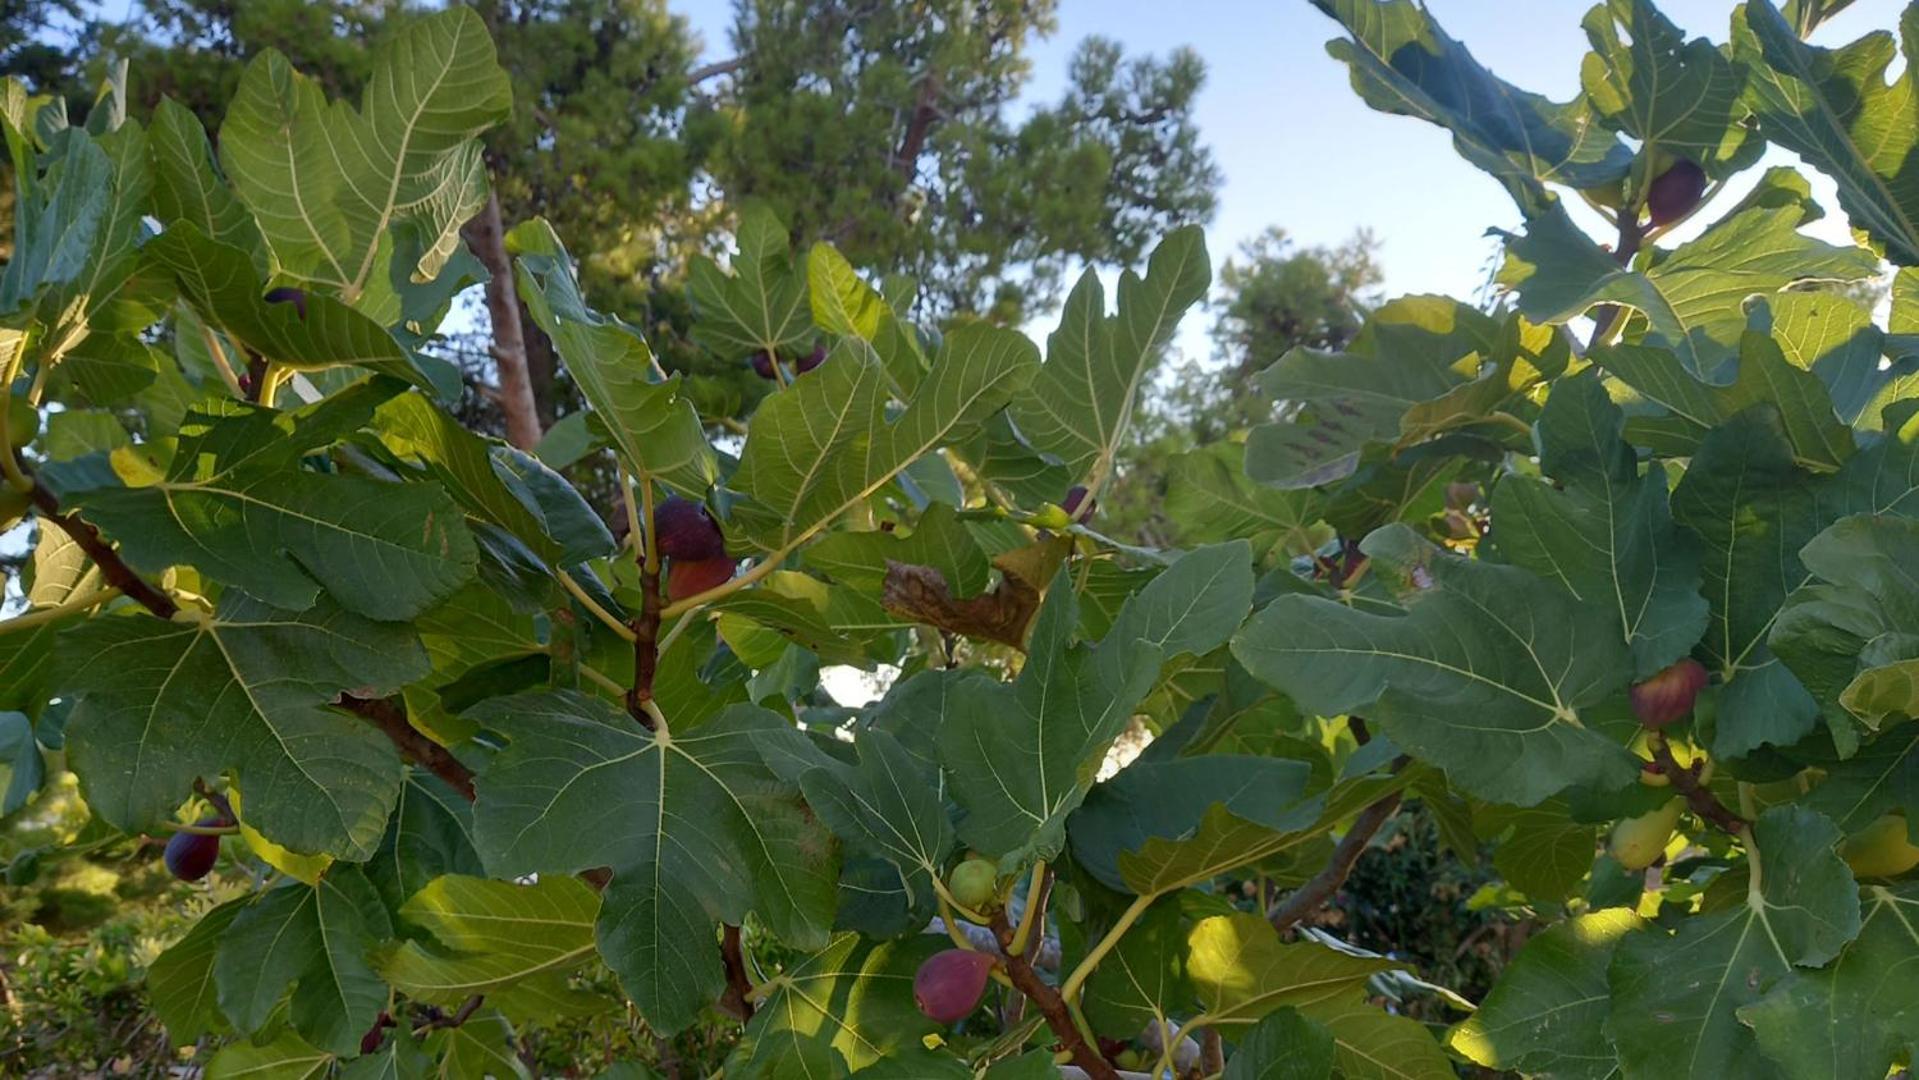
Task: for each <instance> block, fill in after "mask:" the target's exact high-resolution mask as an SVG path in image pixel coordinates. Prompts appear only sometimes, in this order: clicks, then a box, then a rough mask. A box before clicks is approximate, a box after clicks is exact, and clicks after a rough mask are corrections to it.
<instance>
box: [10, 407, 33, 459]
mask: <svg viewBox="0 0 1919 1080" xmlns="http://www.w3.org/2000/svg"><path fill="white" fill-rule="evenodd" d="M38 434H40V411H39V410H38V409H35V408H34V407H33V406H32V405H30V404H28V403H27V399H26V398H23V397H10V398H8V399H7V447H8V448H9V449H12V450H24V449H26V446H27V444H28V443H30V442H32V441H33V437H34V436H35V435H38Z"/></svg>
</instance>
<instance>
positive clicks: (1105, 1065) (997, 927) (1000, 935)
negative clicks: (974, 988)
mask: <svg viewBox="0 0 1919 1080" xmlns="http://www.w3.org/2000/svg"><path fill="white" fill-rule="evenodd" d="M1048 880H1049V881H1050V875H1049V876H1048ZM1049 891H1050V888H1044V889H1041V890H1039V892H1038V895H1037V896H1036V898H1035V899H1036V900H1037V901H1038V902H1039V903H1040V904H1041V905H1044V904H1045V903H1046V896H1047V893H1048V892H1049ZM1041 911H1042V914H1040V915H1039V916H1037V918H1040V919H1044V918H1045V915H1044V914H1043V912H1044V907H1043V906H1042V908H1041ZM1017 932H1018V931H1017V930H1015V929H1014V927H1013V925H1012V924H1011V923H1009V922H1007V921H1006V912H1005V911H999V912H996V913H995V914H994V915H993V936H994V937H995V938H997V939H998V940H999V946H1000V955H1001V956H1002V957H1003V958H1004V961H1005V965H1006V977H1007V978H1008V979H1009V980H1010V981H1011V982H1012V984H1013V988H1014V989H1016V990H1018V991H1019V992H1020V993H1022V994H1025V995H1026V997H1027V999H1028V1000H1030V1001H1031V1002H1032V1003H1033V1007H1034V1008H1036V1009H1038V1010H1039V1013H1040V1015H1041V1016H1043V1017H1045V1018H1046V1026H1047V1027H1050V1028H1052V1029H1053V1034H1054V1035H1055V1036H1057V1037H1058V1039H1059V1045H1060V1049H1062V1050H1064V1051H1066V1053H1067V1054H1069V1055H1071V1059H1072V1064H1074V1065H1077V1066H1079V1067H1080V1068H1081V1069H1084V1070H1085V1071H1086V1075H1088V1076H1090V1077H1092V1078H1093V1080H1117V1078H1118V1076H1119V1073H1118V1072H1116V1071H1115V1070H1114V1069H1113V1066H1112V1064H1111V1063H1110V1062H1108V1061H1107V1060H1106V1059H1105V1058H1104V1057H1101V1056H1100V1053H1099V1050H1098V1049H1097V1048H1095V1047H1094V1046H1093V1045H1092V1044H1091V1043H1088V1042H1087V1041H1086V1036H1085V1035H1083V1034H1081V1033H1080V1029H1079V1025H1078V1024H1077V1023H1075V1022H1074V1020H1073V1012H1072V1010H1071V1009H1070V1008H1068V1007H1067V1004H1066V999H1065V998H1064V997H1062V996H1061V995H1060V992H1059V991H1058V990H1056V989H1054V987H1053V985H1052V984H1051V983H1049V982H1047V981H1046V980H1044V979H1042V978H1040V976H1039V972H1037V971H1035V970H1033V961H1032V958H1031V957H1029V956H1023V955H1020V954H1018V953H1014V952H1012V951H1011V950H1012V945H1013V936H1014V935H1015V934H1016V933H1017Z"/></svg>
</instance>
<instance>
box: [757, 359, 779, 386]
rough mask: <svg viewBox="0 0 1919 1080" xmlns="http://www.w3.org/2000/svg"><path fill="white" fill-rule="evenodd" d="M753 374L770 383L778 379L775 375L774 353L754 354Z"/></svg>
mask: <svg viewBox="0 0 1919 1080" xmlns="http://www.w3.org/2000/svg"><path fill="white" fill-rule="evenodd" d="M753 374H755V375H758V376H759V377H760V378H762V379H767V380H769V381H770V380H772V379H774V378H776V377H777V376H775V375H774V374H773V354H772V353H770V352H756V353H754V354H753Z"/></svg>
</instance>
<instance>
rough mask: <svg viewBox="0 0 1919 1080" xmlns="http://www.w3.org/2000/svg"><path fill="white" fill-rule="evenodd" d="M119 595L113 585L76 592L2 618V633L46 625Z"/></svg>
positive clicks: (0, 627) (0, 629) (0, 625)
mask: <svg viewBox="0 0 1919 1080" xmlns="http://www.w3.org/2000/svg"><path fill="white" fill-rule="evenodd" d="M118 595H120V590H119V589H116V588H114V587H113V586H111V585H109V586H107V587H106V588H104V589H102V590H100V591H98V592H91V591H90V592H87V593H85V594H84V595H82V594H75V595H74V596H69V597H67V598H66V599H65V600H62V601H61V602H60V603H58V604H55V605H53V606H52V607H43V608H34V609H32V610H30V611H28V612H26V613H25V614H22V615H16V616H14V617H13V618H11V619H5V620H0V634H11V633H16V632H18V631H21V630H31V629H33V628H34V627H36V626H45V625H46V624H48V623H50V622H56V621H58V620H60V619H64V618H66V617H67V616H68V615H71V614H73V613H74V612H76V611H85V610H87V609H88V608H94V607H99V606H100V605H101V604H104V603H106V602H107V601H108V600H111V599H113V598H114V597H116V596H118Z"/></svg>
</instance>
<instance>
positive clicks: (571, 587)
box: [554, 570, 633, 642]
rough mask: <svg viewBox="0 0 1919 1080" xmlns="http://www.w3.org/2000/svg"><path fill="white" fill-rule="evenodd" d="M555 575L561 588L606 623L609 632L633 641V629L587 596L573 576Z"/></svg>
mask: <svg viewBox="0 0 1919 1080" xmlns="http://www.w3.org/2000/svg"><path fill="white" fill-rule="evenodd" d="M554 574H556V575H557V576H558V577H559V579H560V586H561V587H562V588H564V589H565V590H566V591H567V592H569V593H572V594H573V599H575V600H577V601H579V602H580V606H581V607H583V608H585V609H586V610H587V612H588V613H589V614H591V615H592V616H593V617H594V618H596V619H598V620H600V621H601V622H603V623H605V624H606V628H607V629H608V630H611V631H613V632H614V633H615V634H618V635H619V636H620V637H621V638H623V639H624V640H626V641H629V642H630V641H632V640H633V629H632V627H629V626H627V625H626V624H625V623H623V622H621V621H620V620H618V619H616V618H614V617H613V613H612V612H610V611H608V610H606V609H605V608H603V607H601V606H600V603H599V601H597V600H595V599H593V598H592V597H591V596H589V595H587V592H586V590H585V589H583V588H581V587H580V583H579V582H577V581H574V580H573V576H572V575H571V574H568V573H567V572H566V571H564V570H555V571H554Z"/></svg>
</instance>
